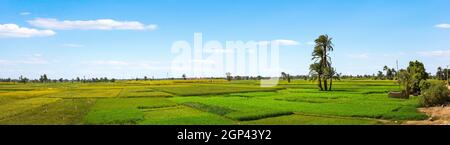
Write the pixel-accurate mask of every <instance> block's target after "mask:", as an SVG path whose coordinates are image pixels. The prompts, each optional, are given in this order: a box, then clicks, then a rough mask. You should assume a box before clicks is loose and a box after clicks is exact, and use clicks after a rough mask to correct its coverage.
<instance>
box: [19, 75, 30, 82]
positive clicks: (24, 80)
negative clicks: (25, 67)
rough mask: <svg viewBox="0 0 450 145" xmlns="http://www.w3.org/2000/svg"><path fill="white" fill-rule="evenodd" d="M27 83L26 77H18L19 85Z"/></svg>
mask: <svg viewBox="0 0 450 145" xmlns="http://www.w3.org/2000/svg"><path fill="white" fill-rule="evenodd" d="M28 81H29V79H28V78H26V77H23V76H22V75H21V76H20V77H19V82H21V83H24V84H25V83H27V82H28Z"/></svg>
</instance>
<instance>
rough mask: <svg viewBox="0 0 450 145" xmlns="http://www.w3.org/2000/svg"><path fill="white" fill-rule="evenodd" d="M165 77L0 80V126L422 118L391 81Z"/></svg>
mask: <svg viewBox="0 0 450 145" xmlns="http://www.w3.org/2000/svg"><path fill="white" fill-rule="evenodd" d="M258 84H259V83H258V81H248V80H246V81H231V82H228V81H224V80H174V81H171V80H164V81H117V82H115V83H27V84H21V83H0V124H58V125H59V124H126V125H129V124H132V125H134V124H136V125H222V124H225V125H226V124H235V125H240V124H242V125H255V124H258V125H284V124H288V125H322V124H325V125H333V124H336V125H342V124H344V125H345V124H349V125H354V124H399V123H402V122H404V121H407V120H423V119H426V118H427V116H425V115H424V114H421V113H419V112H418V111H417V107H418V98H416V97H412V98H411V99H408V100H402V99H392V98H388V97H387V92H389V91H394V90H399V86H398V85H396V84H395V82H394V81H375V80H343V81H337V82H334V84H333V91H330V92H321V91H318V90H317V86H316V84H315V83H314V82H311V81H303V80H294V81H293V82H291V83H287V82H284V81H281V82H280V84H279V85H278V86H276V87H272V88H263V87H259V85H258Z"/></svg>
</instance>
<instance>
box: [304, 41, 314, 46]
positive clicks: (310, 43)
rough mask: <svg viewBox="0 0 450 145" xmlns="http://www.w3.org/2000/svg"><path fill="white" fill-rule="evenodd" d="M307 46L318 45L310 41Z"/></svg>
mask: <svg viewBox="0 0 450 145" xmlns="http://www.w3.org/2000/svg"><path fill="white" fill-rule="evenodd" d="M306 45H311V46H314V45H316V43H315V42H312V41H309V42H306Z"/></svg>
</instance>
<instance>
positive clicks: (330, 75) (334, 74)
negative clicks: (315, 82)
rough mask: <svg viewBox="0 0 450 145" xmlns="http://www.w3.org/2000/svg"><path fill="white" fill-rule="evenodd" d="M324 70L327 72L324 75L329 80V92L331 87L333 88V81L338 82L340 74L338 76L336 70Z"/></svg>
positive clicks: (330, 68)
mask: <svg viewBox="0 0 450 145" xmlns="http://www.w3.org/2000/svg"><path fill="white" fill-rule="evenodd" d="M325 70H326V72H327V73H326V74H327V78H329V79H330V88H329V89H328V90H329V91H331V87H332V86H333V79H335V80H340V74H338V73H337V72H336V69H335V68H333V67H329V68H326V69H325Z"/></svg>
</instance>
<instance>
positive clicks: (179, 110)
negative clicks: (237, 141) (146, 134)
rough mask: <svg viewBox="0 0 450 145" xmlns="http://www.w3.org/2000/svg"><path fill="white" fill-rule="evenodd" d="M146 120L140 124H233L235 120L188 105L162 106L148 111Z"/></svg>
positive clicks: (145, 116)
mask: <svg viewBox="0 0 450 145" xmlns="http://www.w3.org/2000/svg"><path fill="white" fill-rule="evenodd" d="M144 114H145V115H144V120H143V121H141V122H140V123H139V124H141V125H148V124H156V125H170V124H176V125H226V124H233V121H232V120H230V119H227V118H223V117H221V116H218V115H215V114H211V113H206V112H203V111H200V110H197V109H194V108H190V107H186V106H178V107H174V108H168V109H167V108H160V109H156V110H151V111H146V112H145V113H144Z"/></svg>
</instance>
